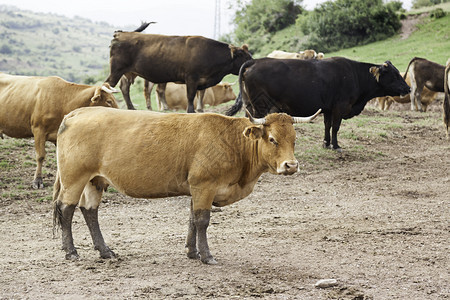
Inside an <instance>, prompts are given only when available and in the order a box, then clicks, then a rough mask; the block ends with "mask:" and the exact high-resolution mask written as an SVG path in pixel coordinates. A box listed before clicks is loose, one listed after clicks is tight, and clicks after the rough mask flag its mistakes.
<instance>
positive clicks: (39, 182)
mask: <svg viewBox="0 0 450 300" xmlns="http://www.w3.org/2000/svg"><path fill="white" fill-rule="evenodd" d="M31 186H32V187H33V189H35V190H38V189H43V188H44V182H43V181H42V178H36V179H35V180H34V181H33V183H32V184H31Z"/></svg>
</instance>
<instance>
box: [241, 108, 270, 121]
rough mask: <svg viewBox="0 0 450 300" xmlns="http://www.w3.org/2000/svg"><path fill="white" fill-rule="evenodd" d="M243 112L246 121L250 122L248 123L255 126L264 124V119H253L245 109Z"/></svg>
mask: <svg viewBox="0 0 450 300" xmlns="http://www.w3.org/2000/svg"><path fill="white" fill-rule="evenodd" d="M245 112H246V113H247V116H248V119H249V120H250V122H252V123H253V124H255V125H264V124H266V118H260V119H257V118H253V117H252V115H251V114H250V112H249V111H248V110H247V108H246V109H245Z"/></svg>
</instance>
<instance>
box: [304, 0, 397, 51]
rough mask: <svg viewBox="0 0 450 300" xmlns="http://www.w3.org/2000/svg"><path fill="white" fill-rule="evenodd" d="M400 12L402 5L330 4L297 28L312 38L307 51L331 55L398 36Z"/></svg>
mask: <svg viewBox="0 0 450 300" xmlns="http://www.w3.org/2000/svg"><path fill="white" fill-rule="evenodd" d="M399 8H401V4H400V5H399V4H398V3H396V2H390V3H388V4H383V1H382V0H373V1H365V0H336V1H327V2H324V3H322V4H321V5H320V6H319V7H316V8H315V9H314V11H313V12H311V13H310V14H309V15H308V17H307V19H300V20H299V21H298V23H297V24H298V25H299V26H300V29H301V30H302V31H303V33H305V34H309V35H310V36H309V39H308V41H307V42H306V45H305V46H306V47H305V48H312V49H320V51H329V52H331V51H336V50H339V49H343V48H349V47H353V46H356V45H363V44H367V43H371V42H374V41H378V40H382V39H385V38H387V37H390V36H392V35H394V34H395V33H396V32H397V31H398V30H399V29H400V28H401V23H400V20H399V17H398V16H397V13H396V10H398V9H399Z"/></svg>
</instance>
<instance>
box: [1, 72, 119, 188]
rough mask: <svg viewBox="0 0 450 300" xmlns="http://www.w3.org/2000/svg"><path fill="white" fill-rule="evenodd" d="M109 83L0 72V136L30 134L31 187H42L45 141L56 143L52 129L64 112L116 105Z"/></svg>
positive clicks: (23, 136)
mask: <svg viewBox="0 0 450 300" xmlns="http://www.w3.org/2000/svg"><path fill="white" fill-rule="evenodd" d="M111 93H112V90H111V88H110V86H109V85H104V86H102V87H99V86H97V87H96V86H89V85H82V84H75V83H71V82H67V81H65V80H63V79H61V78H59V77H34V76H15V75H8V74H2V73H0V107H1V109H0V136H1V135H2V134H3V133H4V134H6V135H7V136H10V137H13V138H29V137H33V136H34V144H35V148H36V161H37V167H36V173H35V175H34V179H33V184H32V186H33V188H36V189H37V188H42V187H44V184H43V181H42V163H43V162H44V159H45V154H46V153H45V142H46V141H50V142H53V143H56V132H57V130H58V127H59V124H60V123H61V121H62V119H63V117H64V115H65V114H67V113H69V112H70V111H72V110H74V109H76V108H79V107H83V106H107V107H115V108H117V107H118V106H117V103H116V99H115V98H114V96H113V95H112V94H111Z"/></svg>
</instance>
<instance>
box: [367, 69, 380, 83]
mask: <svg viewBox="0 0 450 300" xmlns="http://www.w3.org/2000/svg"><path fill="white" fill-rule="evenodd" d="M369 72H370V73H372V75H373V77H375V79H376V80H377V82H378V81H380V68H378V67H370V69H369Z"/></svg>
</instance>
